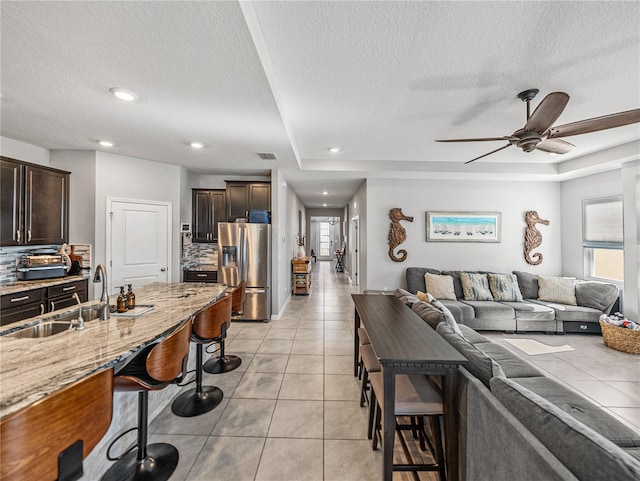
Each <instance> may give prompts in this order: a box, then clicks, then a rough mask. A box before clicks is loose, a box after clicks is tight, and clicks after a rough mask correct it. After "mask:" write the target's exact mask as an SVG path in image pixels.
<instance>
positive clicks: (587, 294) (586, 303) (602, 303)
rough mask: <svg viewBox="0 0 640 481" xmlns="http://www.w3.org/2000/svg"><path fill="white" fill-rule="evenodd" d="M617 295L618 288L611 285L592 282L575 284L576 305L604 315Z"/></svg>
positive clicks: (607, 312)
mask: <svg viewBox="0 0 640 481" xmlns="http://www.w3.org/2000/svg"><path fill="white" fill-rule="evenodd" d="M619 295H620V294H619V292H618V287H617V286H615V285H613V284H607V283H604V282H594V281H577V282H576V302H577V303H578V305H579V306H583V307H591V308H593V309H598V310H599V311H602V312H604V313H605V314H609V311H610V310H611V308H612V307H613V305H614V304H615V302H616V300H617V299H618V296H619Z"/></svg>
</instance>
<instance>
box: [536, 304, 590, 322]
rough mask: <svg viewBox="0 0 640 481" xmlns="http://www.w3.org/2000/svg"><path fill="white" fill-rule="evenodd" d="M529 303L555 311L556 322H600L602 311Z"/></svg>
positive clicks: (563, 305)
mask: <svg viewBox="0 0 640 481" xmlns="http://www.w3.org/2000/svg"><path fill="white" fill-rule="evenodd" d="M529 302H532V303H535V304H541V305H543V306H547V307H550V308H551V309H553V310H554V312H555V316H556V321H582V322H598V320H599V319H600V316H601V315H602V311H599V310H598V309H592V308H590V307H582V306H568V305H565V304H557V303H555V302H545V301H535V300H531V301H529Z"/></svg>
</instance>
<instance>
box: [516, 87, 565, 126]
mask: <svg viewBox="0 0 640 481" xmlns="http://www.w3.org/2000/svg"><path fill="white" fill-rule="evenodd" d="M568 102H569V95H568V94H566V93H564V92H552V93H550V94H549V95H547V96H546V97H545V98H544V99H542V102H540V104H539V105H538V107H536V109H535V110H534V111H533V113H532V114H531V117H529V119H528V120H527V123H526V124H525V126H524V128H523V130H524V131H529V130H533V131H535V132H538V133H539V134H542V133H543V132H545V131H546V130H547V129H548V128H549V127H551V126H552V125H553V123H554V122H555V121H556V120H558V117H560V114H561V113H562V112H563V111H564V108H565V107H566V106H567V103H568Z"/></svg>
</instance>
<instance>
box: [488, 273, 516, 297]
mask: <svg viewBox="0 0 640 481" xmlns="http://www.w3.org/2000/svg"><path fill="white" fill-rule="evenodd" d="M487 276H488V277H489V287H490V288H491V294H493V300H494V301H505V302H522V293H521V292H520V286H518V278H517V277H516V276H515V275H514V274H487Z"/></svg>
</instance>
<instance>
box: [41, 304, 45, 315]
mask: <svg viewBox="0 0 640 481" xmlns="http://www.w3.org/2000/svg"><path fill="white" fill-rule="evenodd" d="M42 314H44V304H40V315H42Z"/></svg>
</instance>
